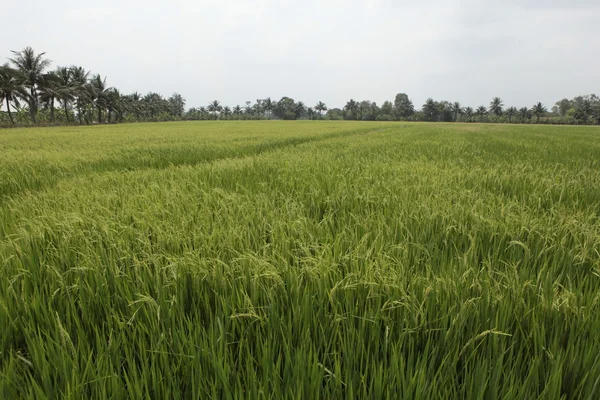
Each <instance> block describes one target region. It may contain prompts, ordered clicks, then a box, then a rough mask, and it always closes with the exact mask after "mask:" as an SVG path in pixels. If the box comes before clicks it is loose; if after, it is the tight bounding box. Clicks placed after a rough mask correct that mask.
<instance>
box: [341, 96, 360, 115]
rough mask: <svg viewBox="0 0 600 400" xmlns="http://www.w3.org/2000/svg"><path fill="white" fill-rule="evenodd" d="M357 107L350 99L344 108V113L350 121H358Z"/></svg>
mask: <svg viewBox="0 0 600 400" xmlns="http://www.w3.org/2000/svg"><path fill="white" fill-rule="evenodd" d="M358 110H359V105H358V103H357V102H356V101H354V100H353V99H350V100H349V101H348V102H347V103H346V105H345V106H344V111H346V113H347V114H349V115H350V119H358Z"/></svg>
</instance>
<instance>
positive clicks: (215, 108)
mask: <svg viewBox="0 0 600 400" xmlns="http://www.w3.org/2000/svg"><path fill="white" fill-rule="evenodd" d="M222 109H223V107H221V103H219V101H218V100H214V101H212V102H211V103H210V104H209V105H208V112H211V113H213V117H214V119H217V113H218V112H220V111H221V110H222Z"/></svg>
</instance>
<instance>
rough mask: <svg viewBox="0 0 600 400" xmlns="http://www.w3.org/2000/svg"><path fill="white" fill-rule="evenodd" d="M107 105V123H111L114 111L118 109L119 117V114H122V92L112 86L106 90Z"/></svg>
mask: <svg viewBox="0 0 600 400" xmlns="http://www.w3.org/2000/svg"><path fill="white" fill-rule="evenodd" d="M105 103H106V104H105V105H106V108H107V109H108V113H107V115H106V117H107V121H106V122H107V123H109V124H110V120H111V116H112V112H113V111H116V112H117V119H118V116H119V114H120V111H121V93H120V92H119V91H118V90H117V89H114V88H110V89H108V90H107V91H106V95H105Z"/></svg>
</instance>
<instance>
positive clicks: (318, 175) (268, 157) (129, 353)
mask: <svg viewBox="0 0 600 400" xmlns="http://www.w3.org/2000/svg"><path fill="white" fill-rule="evenodd" d="M0 268H1V270H0V327H1V328H0V374H1V375H0V379H1V380H0V398H3V399H18V398H31V399H44V398H50V399H56V398H63V397H64V398H70V399H87V398H98V399H108V398H112V399H121V398H140V399H141V398H144V399H145V398H154V399H176V398H214V399H230V398H231V399H233V398H265V399H283V398H297V399H318V398H327V397H329V398H336V399H339V398H347V399H353V398H370V399H378V398H407V399H408V398H410V399H428V400H429V399H437V398H454V399H497V398H503V399H536V398H540V399H557V398H568V399H575V398H577V399H597V398H600V128H590V127H551V126H543V127H542V126H510V125H501V126H500V125H461V124H452V125H450V124H448V125H443V124H417V123H359V122H356V123H355V122H308V121H307V122H221V121H219V122H206V123H170V124H140V125H119V126H98V127H71V128H50V129H42V128H40V129H15V130H5V131H0Z"/></svg>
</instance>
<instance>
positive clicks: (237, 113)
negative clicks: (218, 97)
mask: <svg viewBox="0 0 600 400" xmlns="http://www.w3.org/2000/svg"><path fill="white" fill-rule="evenodd" d="M241 113H242V107H240V105H239V104H238V105H237V106H235V107H233V115H235V116H237V117H238V118H239V116H240V114H241Z"/></svg>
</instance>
